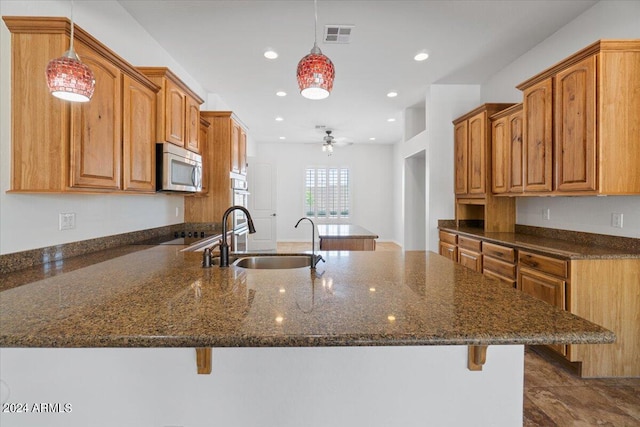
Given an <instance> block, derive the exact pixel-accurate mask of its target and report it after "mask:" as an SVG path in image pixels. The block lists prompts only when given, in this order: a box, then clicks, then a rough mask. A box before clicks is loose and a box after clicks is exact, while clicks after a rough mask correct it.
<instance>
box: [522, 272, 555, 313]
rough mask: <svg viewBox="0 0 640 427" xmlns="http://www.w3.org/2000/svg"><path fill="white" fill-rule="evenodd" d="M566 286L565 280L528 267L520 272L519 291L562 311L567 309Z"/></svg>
mask: <svg viewBox="0 0 640 427" xmlns="http://www.w3.org/2000/svg"><path fill="white" fill-rule="evenodd" d="M565 284H566V281H565V280H564V279H560V278H557V277H554V276H551V275H549V274H545V273H542V272H539V271H537V270H533V269H530V268H527V267H520V269H519V270H518V289H520V290H521V291H522V292H524V293H526V294H529V295H531V296H534V297H536V298H538V299H541V300H542V301H545V302H547V303H549V304H551V305H555V306H556V307H558V308H560V309H562V310H564V309H565Z"/></svg>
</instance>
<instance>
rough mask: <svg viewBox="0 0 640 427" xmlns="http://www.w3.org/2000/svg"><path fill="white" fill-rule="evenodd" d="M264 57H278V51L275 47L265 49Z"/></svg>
mask: <svg viewBox="0 0 640 427" xmlns="http://www.w3.org/2000/svg"><path fill="white" fill-rule="evenodd" d="M264 57H265V58H267V59H276V58H277V57H278V52H276V51H275V50H273V49H267V50H265V51H264Z"/></svg>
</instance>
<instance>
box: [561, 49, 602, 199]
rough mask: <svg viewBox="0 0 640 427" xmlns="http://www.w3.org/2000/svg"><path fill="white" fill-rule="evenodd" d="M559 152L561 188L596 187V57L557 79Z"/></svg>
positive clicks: (580, 189) (587, 188)
mask: <svg viewBox="0 0 640 427" xmlns="http://www.w3.org/2000/svg"><path fill="white" fill-rule="evenodd" d="M554 111H555V153H556V164H557V169H556V171H557V177H556V179H557V184H556V189H557V190H559V191H583V190H586V191H589V190H596V57H595V56H592V57H589V58H587V59H585V60H583V61H581V62H578V63H577V64H575V65H573V66H571V67H569V68H567V69H566V70H564V71H561V72H559V73H558V74H557V75H556V81H555V98H554Z"/></svg>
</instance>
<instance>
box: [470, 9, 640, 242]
mask: <svg viewBox="0 0 640 427" xmlns="http://www.w3.org/2000/svg"><path fill="white" fill-rule="evenodd" d="M607 38H609V39H613V38H640V1H609V0H603V1H601V2H599V3H597V4H595V5H594V6H593V7H592V8H590V9H589V10H587V11H586V12H584V13H583V14H581V15H580V16H578V17H577V18H576V19H574V20H573V21H572V22H570V23H569V24H567V25H565V26H564V27H563V28H561V29H560V30H559V31H557V32H556V33H555V34H553V35H552V36H550V37H549V38H548V39H546V40H545V41H543V42H542V43H540V44H538V45H537V46H536V47H535V48H533V49H531V50H530V51H529V52H527V53H526V54H524V55H523V56H521V57H520V58H518V59H517V60H516V61H514V62H513V63H511V64H509V65H508V66H507V67H505V68H504V69H503V70H501V71H500V72H499V73H497V74H495V75H494V76H493V77H492V78H491V79H489V80H488V81H487V82H485V83H484V84H483V85H482V100H483V101H482V102H491V101H500V102H521V101H522V93H521V92H520V91H519V90H517V89H516V88H515V86H516V85H518V84H519V83H521V82H523V81H525V80H527V79H528V78H529V77H532V76H534V75H536V74H537V73H539V72H541V71H543V70H545V69H546V68H548V67H550V66H552V65H553V64H555V63H557V62H559V61H561V60H563V59H564V58H566V57H567V56H569V55H571V54H573V53H575V52H577V51H578V50H580V49H582V48H584V47H586V46H588V45H589V44H591V43H593V42H595V41H596V40H598V39H607ZM638 143H640V140H639V141H638ZM516 205H517V223H518V224H523V225H533V226H540V227H549V228H559V229H567V230H575V231H586V232H592V233H601V234H610V235H618V236H627V237H640V196H627V197H553V198H551V197H535V198H518V199H517V203H516ZM545 208H548V209H550V210H551V219H550V220H549V221H543V220H542V209H545ZM613 212H617V213H623V214H624V224H623V225H624V228H622V229H620V228H613V227H611V213H613Z"/></svg>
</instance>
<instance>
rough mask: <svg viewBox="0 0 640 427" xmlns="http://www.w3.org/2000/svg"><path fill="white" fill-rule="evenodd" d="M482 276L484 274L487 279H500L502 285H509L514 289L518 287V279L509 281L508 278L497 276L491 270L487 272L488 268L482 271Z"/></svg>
mask: <svg viewBox="0 0 640 427" xmlns="http://www.w3.org/2000/svg"><path fill="white" fill-rule="evenodd" d="M485 261H486V258H485ZM482 274H484V275H485V276H487V277H492V278H494V279H498V280H500V281H501V282H502V283H506V284H507V285H509V286H510V287H512V288H515V287H516V279H509V278H507V277H503V276H500V275H499V274H496V273H494V272H492V271H490V270H487V269H486V268H485V269H484V270H483V271H482Z"/></svg>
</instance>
